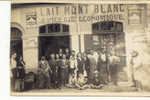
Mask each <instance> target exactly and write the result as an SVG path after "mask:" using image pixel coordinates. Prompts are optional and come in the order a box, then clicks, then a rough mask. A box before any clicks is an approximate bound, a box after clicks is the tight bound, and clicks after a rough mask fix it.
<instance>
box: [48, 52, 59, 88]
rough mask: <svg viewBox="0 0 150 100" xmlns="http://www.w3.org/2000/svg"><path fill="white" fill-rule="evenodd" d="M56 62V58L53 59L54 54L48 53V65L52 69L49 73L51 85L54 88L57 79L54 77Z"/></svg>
mask: <svg viewBox="0 0 150 100" xmlns="http://www.w3.org/2000/svg"><path fill="white" fill-rule="evenodd" d="M56 65H57V64H56V60H55V54H53V53H52V54H51V55H50V60H49V66H50V68H51V69H52V74H51V82H52V86H53V88H56V81H57V79H56V76H57V75H56V74H57V72H56V71H57V70H56V67H57V66H56Z"/></svg>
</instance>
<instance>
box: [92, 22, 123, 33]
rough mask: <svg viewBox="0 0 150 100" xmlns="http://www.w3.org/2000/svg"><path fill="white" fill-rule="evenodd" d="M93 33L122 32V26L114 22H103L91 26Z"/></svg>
mask: <svg viewBox="0 0 150 100" xmlns="http://www.w3.org/2000/svg"><path fill="white" fill-rule="evenodd" d="M92 30H93V33H106V32H123V24H122V23H121V22H115V21H103V22H98V23H94V24H93V25H92Z"/></svg>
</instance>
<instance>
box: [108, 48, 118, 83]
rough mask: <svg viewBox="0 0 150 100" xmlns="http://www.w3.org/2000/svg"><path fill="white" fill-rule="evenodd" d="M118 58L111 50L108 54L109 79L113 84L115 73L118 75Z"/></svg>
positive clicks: (115, 81)
mask: <svg viewBox="0 0 150 100" xmlns="http://www.w3.org/2000/svg"><path fill="white" fill-rule="evenodd" d="M119 62H120V58H119V57H117V56H116V55H115V52H114V51H112V52H111V53H110V56H109V68H110V78H111V79H110V80H111V81H112V82H113V84H114V85H117V79H118V77H117V75H118V63H119Z"/></svg>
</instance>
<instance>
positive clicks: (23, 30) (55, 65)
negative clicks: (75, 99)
mask: <svg viewBox="0 0 150 100" xmlns="http://www.w3.org/2000/svg"><path fill="white" fill-rule="evenodd" d="M33 1H35V0H33ZM10 25H11V32H10V87H11V88H10V91H11V95H13V96H58V95H61V96H150V94H149V93H150V77H149V75H150V3H136V2H135V3H131V4H130V3H127V4H126V3H123V2H122V3H111V2H108V3H88V2H86V3H80V2H79V3H64V2H62V3H60V2H59V3H57V2H43V3H42V2H40V3H39V2H19V1H18V2H15V0H14V2H13V1H12V3H11V23H10Z"/></svg>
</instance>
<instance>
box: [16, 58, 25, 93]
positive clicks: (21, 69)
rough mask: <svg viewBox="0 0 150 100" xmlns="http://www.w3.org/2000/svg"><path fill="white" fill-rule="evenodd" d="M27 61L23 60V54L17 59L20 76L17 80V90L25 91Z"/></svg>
mask: <svg viewBox="0 0 150 100" xmlns="http://www.w3.org/2000/svg"><path fill="white" fill-rule="evenodd" d="M24 67H25V62H24V61H23V58H22V56H20V57H19V60H18V61H17V70H18V72H17V73H18V78H17V80H16V85H17V90H18V91H23V90H24V78H25V69H24Z"/></svg>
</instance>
